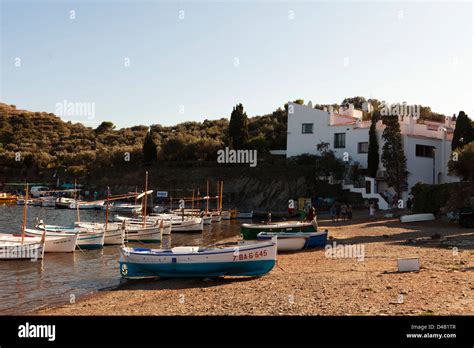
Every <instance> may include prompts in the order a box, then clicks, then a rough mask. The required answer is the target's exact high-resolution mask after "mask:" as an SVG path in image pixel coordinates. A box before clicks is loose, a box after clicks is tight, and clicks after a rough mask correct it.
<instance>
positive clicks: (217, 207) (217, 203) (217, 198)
mask: <svg viewBox="0 0 474 348" xmlns="http://www.w3.org/2000/svg"><path fill="white" fill-rule="evenodd" d="M216 210H217V212H218V213H219V180H217V196H216Z"/></svg>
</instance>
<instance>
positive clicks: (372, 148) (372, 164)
mask: <svg viewBox="0 0 474 348" xmlns="http://www.w3.org/2000/svg"><path fill="white" fill-rule="evenodd" d="M379 119H380V113H379V112H378V111H377V112H374V113H373V114H372V123H371V125H370V130H369V153H368V154H367V172H368V175H369V176H370V177H372V178H375V177H376V176H377V169H378V167H379V162H380V156H379V141H378V139H377V121H378V120H379Z"/></svg>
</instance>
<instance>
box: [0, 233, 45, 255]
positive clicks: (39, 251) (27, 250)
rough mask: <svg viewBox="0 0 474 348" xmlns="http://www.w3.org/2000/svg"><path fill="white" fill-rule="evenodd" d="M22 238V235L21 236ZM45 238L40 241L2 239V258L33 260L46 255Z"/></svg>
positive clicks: (0, 242)
mask: <svg viewBox="0 0 474 348" xmlns="http://www.w3.org/2000/svg"><path fill="white" fill-rule="evenodd" d="M20 238H21V237H20ZM44 244H45V241H44V239H41V241H40V242H23V243H21V241H19V242H17V241H0V260H28V259H30V260H32V261H36V260H38V259H42V258H43V256H44Z"/></svg>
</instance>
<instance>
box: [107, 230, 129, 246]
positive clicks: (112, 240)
mask: <svg viewBox="0 0 474 348" xmlns="http://www.w3.org/2000/svg"><path fill="white" fill-rule="evenodd" d="M124 241H125V230H124V229H118V230H107V231H105V237H104V245H123V244H124Z"/></svg>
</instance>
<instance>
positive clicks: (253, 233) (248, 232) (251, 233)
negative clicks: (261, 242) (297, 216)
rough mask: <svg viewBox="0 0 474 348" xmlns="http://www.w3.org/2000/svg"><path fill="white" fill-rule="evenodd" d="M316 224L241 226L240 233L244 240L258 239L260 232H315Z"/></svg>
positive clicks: (293, 223) (284, 223) (289, 222)
mask: <svg viewBox="0 0 474 348" xmlns="http://www.w3.org/2000/svg"><path fill="white" fill-rule="evenodd" d="M317 229H318V224H317V222H316V221H315V220H313V221H311V222H299V221H287V222H280V223H270V224H243V225H242V226H241V227H240V233H241V234H242V236H243V238H244V239H247V240H252V239H258V238H257V234H259V233H260V232H317Z"/></svg>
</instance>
